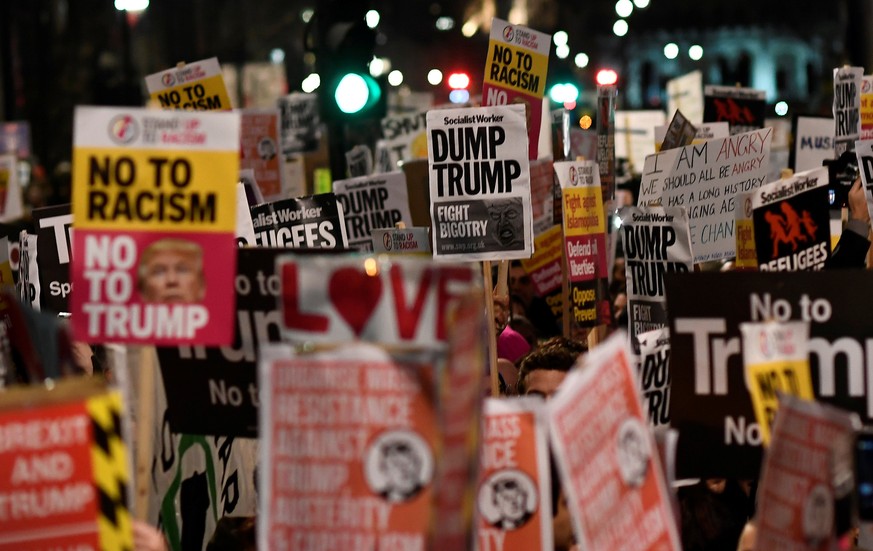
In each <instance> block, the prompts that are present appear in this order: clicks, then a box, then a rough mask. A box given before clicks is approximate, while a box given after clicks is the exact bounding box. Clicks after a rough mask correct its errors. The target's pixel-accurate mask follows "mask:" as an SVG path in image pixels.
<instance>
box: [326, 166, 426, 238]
mask: <svg viewBox="0 0 873 551" xmlns="http://www.w3.org/2000/svg"><path fill="white" fill-rule="evenodd" d="M333 191H334V193H335V194H336V198H337V200H338V201H339V202H340V203H341V204H342V206H343V216H344V217H345V221H346V235H347V236H348V239H349V246H350V247H352V248H357V249H361V250H365V251H370V250H372V239H371V236H372V232H373V230H375V229H377V228H382V229H384V228H393V227H395V226H396V225H397V223H398V222H402V223H403V224H405V225H407V226H411V225H412V215H411V214H410V213H409V198H408V196H407V193H406V175H405V174H403V172H400V171H396V172H389V173H386V174H377V175H375V176H361V177H359V178H350V179H348V180H337V181H335V182H334V183H333Z"/></svg>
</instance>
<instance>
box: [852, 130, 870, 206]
mask: <svg viewBox="0 0 873 551" xmlns="http://www.w3.org/2000/svg"><path fill="white" fill-rule="evenodd" d="M855 155H856V156H857V158H858V169H859V170H858V173H859V176H860V177H861V183H862V184H863V185H864V193H865V195H866V196H867V211H868V212H871V213H873V140H863V141H858V142H855Z"/></svg>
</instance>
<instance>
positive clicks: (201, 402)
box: [158, 248, 282, 438]
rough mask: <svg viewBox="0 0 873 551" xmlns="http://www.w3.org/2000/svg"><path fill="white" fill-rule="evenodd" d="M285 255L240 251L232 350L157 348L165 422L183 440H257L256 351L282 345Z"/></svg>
mask: <svg viewBox="0 0 873 551" xmlns="http://www.w3.org/2000/svg"><path fill="white" fill-rule="evenodd" d="M280 252H282V251H281V249H261V248H245V249H239V250H238V251H237V266H238V273H237V275H236V316H235V319H236V323H235V331H234V333H235V335H234V341H233V344H232V345H231V346H222V347H205V346H179V347H173V348H169V347H164V348H158V360H159V362H160V368H161V373H162V376H163V381H164V388H165V389H166V393H167V406H166V410H167V414H166V419H167V422H168V423H169V426H170V430H172V431H173V432H175V433H181V434H210V435H216V436H231V437H237V436H241V437H246V438H256V437H257V435H258V434H257V428H258V405H259V401H258V387H257V377H256V374H257V369H256V367H257V351H258V349H259V348H260V347H261V346H263V345H265V344H268V343H275V342H279V340H280V339H279V326H280V324H281V319H280V313H279V308H278V304H277V298H278V297H279V281H278V278H277V277H276V275H275V270H276V257H277V255H278V254H279V253H280Z"/></svg>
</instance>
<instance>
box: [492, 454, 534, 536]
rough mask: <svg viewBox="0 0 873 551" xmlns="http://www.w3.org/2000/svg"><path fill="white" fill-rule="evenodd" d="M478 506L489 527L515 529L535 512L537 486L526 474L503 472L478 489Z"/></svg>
mask: <svg viewBox="0 0 873 551" xmlns="http://www.w3.org/2000/svg"><path fill="white" fill-rule="evenodd" d="M477 504H478V506H479V512H480V513H481V514H482V518H483V519H484V520H485V521H486V522H487V523H488V524H490V525H491V526H493V527H495V528H498V529H500V530H505V531H509V530H516V529H518V528H521V527H522V526H524V525H525V524H527V522H528V521H529V520H530V519H531V517H533V515H534V514H535V513H536V512H537V505H538V503H537V487H536V484H534V481H533V480H532V479H531V477H530V476H528V475H527V473H525V472H522V471H520V470H518V469H503V470H500V471H497V472H496V473H494V474H492V475H491V476H489V477H488V478H487V479H486V480H485V481H484V482H483V483H482V485H481V486H479V495H478V497H477Z"/></svg>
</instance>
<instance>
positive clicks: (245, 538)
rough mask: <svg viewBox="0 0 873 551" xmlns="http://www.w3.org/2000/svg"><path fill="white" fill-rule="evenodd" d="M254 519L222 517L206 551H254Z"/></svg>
mask: <svg viewBox="0 0 873 551" xmlns="http://www.w3.org/2000/svg"><path fill="white" fill-rule="evenodd" d="M255 524H256V522H255V517H222V518H221V520H219V521H218V524H217V525H216V526H215V532H214V533H213V534H212V538H211V539H210V540H209V543H207V544H206V551H250V550H252V551H253V550H254V549H256V546H257V543H256V542H257V539H256V538H255Z"/></svg>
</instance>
